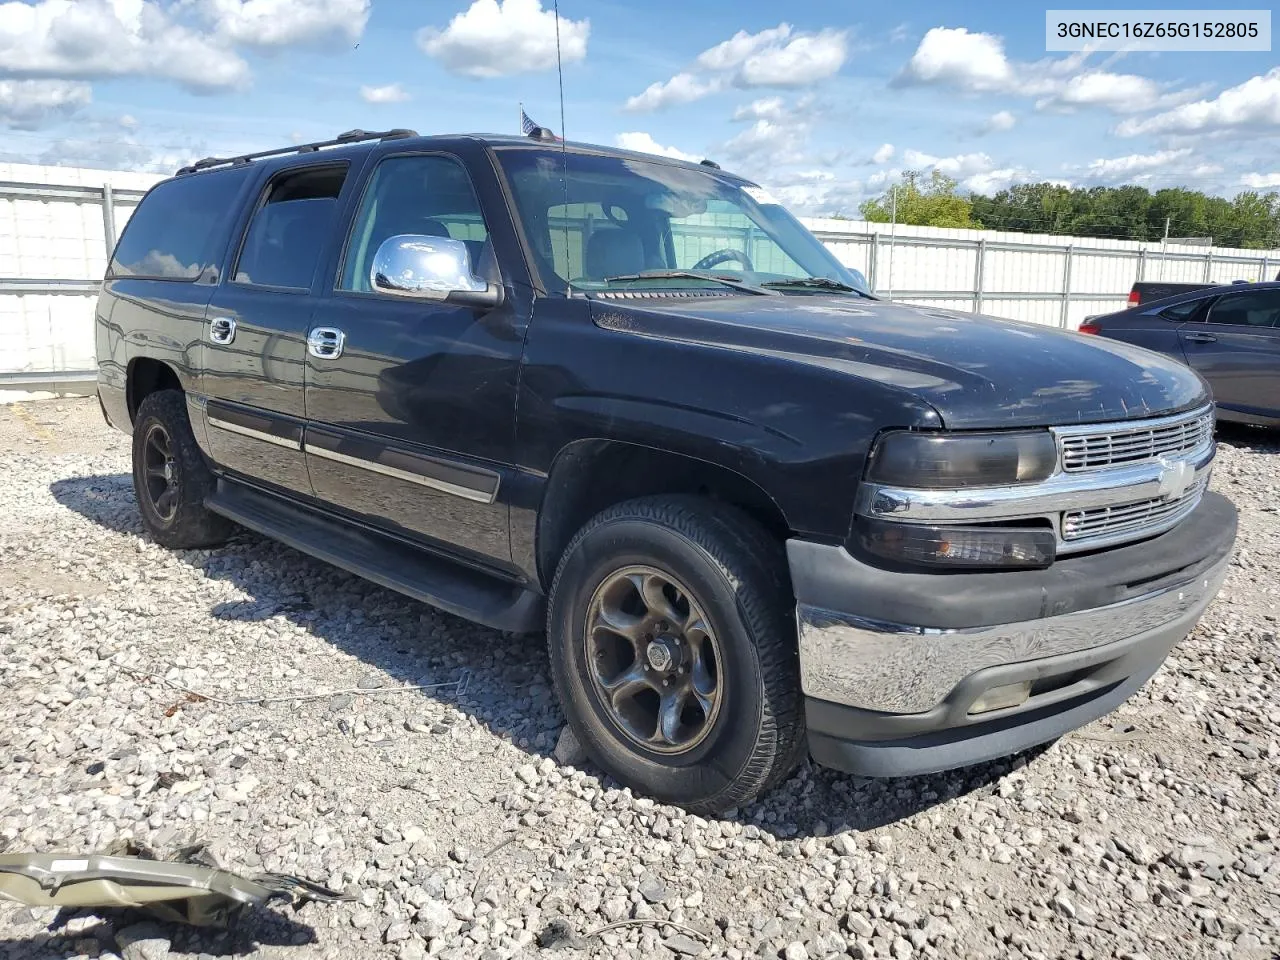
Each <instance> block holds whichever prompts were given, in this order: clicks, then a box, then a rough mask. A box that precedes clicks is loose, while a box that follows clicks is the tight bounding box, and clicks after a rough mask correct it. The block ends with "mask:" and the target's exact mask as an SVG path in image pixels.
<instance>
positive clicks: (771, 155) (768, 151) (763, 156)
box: [724, 118, 811, 168]
mask: <svg viewBox="0 0 1280 960" xmlns="http://www.w3.org/2000/svg"><path fill="white" fill-rule="evenodd" d="M807 134H808V126H807V124H804V125H801V124H795V123H786V122H780V121H777V120H766V119H763V118H762V119H759V120H756V121H755V122H754V123H752V124H751V126H749V127H747V129H745V130H743V131H742V132H741V133H739V134H735V135H734V136H733V137H731V138H730V139H729V140H728V141H727V142H726V143H725V145H724V149H725V152H726V154H728V155H729V156H730V157H732V158H734V159H735V161H737V162H739V163H747V164H753V165H755V166H756V167H767V168H776V167H778V166H782V165H785V164H790V163H802V162H804V161H805V160H806V159H811V158H808V157H807V155H806V151H805V149H804V147H805V143H804V138H805V137H806V136H807Z"/></svg>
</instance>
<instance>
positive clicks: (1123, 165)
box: [1088, 147, 1192, 180]
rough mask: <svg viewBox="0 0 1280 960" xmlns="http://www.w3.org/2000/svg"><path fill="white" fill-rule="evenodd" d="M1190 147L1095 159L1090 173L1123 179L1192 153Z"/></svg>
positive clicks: (1144, 172) (1103, 177) (1099, 177)
mask: <svg viewBox="0 0 1280 960" xmlns="http://www.w3.org/2000/svg"><path fill="white" fill-rule="evenodd" d="M1191 152H1192V151H1191V148H1190V147H1183V148H1181V149H1178V150H1159V151H1157V152H1156V153H1131V154H1129V155H1128V156H1127V157H1111V158H1104V159H1098V160H1094V161H1093V162H1092V163H1090V164H1089V166H1088V172H1089V174H1090V175H1091V176H1092V177H1093V178H1094V179H1097V180H1123V179H1125V178H1127V177H1134V176H1137V175H1140V174H1147V173H1151V172H1153V171H1156V170H1159V169H1160V168H1161V167H1167V166H1168V165H1169V164H1171V163H1173V162H1175V161H1177V160H1182V159H1185V158H1186V157H1189V156H1190V155H1191Z"/></svg>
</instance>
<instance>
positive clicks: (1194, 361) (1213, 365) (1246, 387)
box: [1179, 289, 1280, 417]
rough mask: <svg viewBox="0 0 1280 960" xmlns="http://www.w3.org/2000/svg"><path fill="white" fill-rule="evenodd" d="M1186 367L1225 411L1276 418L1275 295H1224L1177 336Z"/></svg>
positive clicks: (1278, 314)
mask: <svg viewBox="0 0 1280 960" xmlns="http://www.w3.org/2000/svg"><path fill="white" fill-rule="evenodd" d="M1179 335H1180V336H1181V338H1182V349H1183V352H1184V353H1185V354H1186V357H1187V362H1188V363H1190V364H1191V366H1192V367H1194V368H1195V369H1196V370H1197V371H1198V372H1199V373H1200V375H1201V376H1203V377H1204V378H1205V379H1206V380H1208V381H1209V385H1210V386H1211V387H1212V388H1213V399H1214V401H1215V402H1216V403H1218V404H1219V405H1220V406H1222V407H1224V408H1226V409H1227V410H1230V411H1236V412H1239V413H1244V414H1254V415H1260V416H1265V417H1277V416H1280V289H1264V290H1243V291H1241V292H1239V293H1226V294H1223V295H1222V296H1220V297H1218V299H1217V300H1215V301H1214V303H1213V306H1211V307H1210V308H1209V312H1208V314H1207V315H1206V316H1205V319H1204V322H1201V323H1188V324H1185V325H1184V326H1183V327H1181V328H1180V330H1179Z"/></svg>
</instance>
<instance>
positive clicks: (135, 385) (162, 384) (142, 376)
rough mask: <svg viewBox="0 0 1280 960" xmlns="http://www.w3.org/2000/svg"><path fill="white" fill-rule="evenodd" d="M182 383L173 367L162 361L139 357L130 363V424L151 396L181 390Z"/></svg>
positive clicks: (128, 398) (128, 393)
mask: <svg viewBox="0 0 1280 960" xmlns="http://www.w3.org/2000/svg"><path fill="white" fill-rule="evenodd" d="M181 389H182V381H181V380H179V379H178V374H177V373H176V372H174V369H173V367H171V366H169V365H168V364H167V363H165V362H164V361H162V360H155V359H152V358H151V357H138V359H136V360H131V361H130V362H129V373H128V386H127V388H126V391H125V399H126V400H127V401H128V404H129V422H130V423H132V422H133V420H134V418H135V417H136V416H137V415H138V407H140V406H142V401H143V400H145V399H146V398H147V396H148V395H149V394H152V393H155V392H156V391H157V390H181Z"/></svg>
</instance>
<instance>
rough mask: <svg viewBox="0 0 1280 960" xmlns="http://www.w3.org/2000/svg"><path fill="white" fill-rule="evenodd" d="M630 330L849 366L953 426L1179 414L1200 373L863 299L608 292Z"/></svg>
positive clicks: (609, 305) (599, 307)
mask: <svg viewBox="0 0 1280 960" xmlns="http://www.w3.org/2000/svg"><path fill="white" fill-rule="evenodd" d="M593 315H594V316H595V318H596V322H597V323H599V324H600V325H601V326H606V327H610V328H614V329H618V330H622V331H626V332H631V333H637V334H644V335H650V336H661V337H666V338H670V339H677V340H687V341H690V342H696V343H705V344H708V345H715V346H720V347H732V348H736V349H742V350H751V351H755V352H762V353H767V354H772V355H776V356H778V357H779V358H785V359H790V360H793V361H798V362H804V363H812V364H815V365H818V366H822V367H826V368H829V369H830V368H839V369H843V370H846V371H847V372H848V373H849V374H851V375H853V376H857V377H862V378H864V379H867V380H872V381H877V382H880V383H883V384H885V385H887V386H892V387H896V388H898V389H902V390H907V391H909V392H911V393H913V394H914V395H915V396H916V397H918V398H919V399H920V400H922V401H924V402H926V403H928V404H930V405H931V406H932V407H933V408H934V409H935V410H937V411H938V414H939V415H940V416H941V417H942V420H943V423H944V424H945V425H946V426H947V427H949V428H952V429H972V428H986V429H991V428H1000V427H1011V426H1019V425H1022V426H1027V425H1035V426H1054V425H1063V424H1073V423H1090V422H1095V421H1097V422H1101V421H1108V420H1124V419H1133V418H1139V417H1148V416H1158V415H1161V414H1167V413H1175V412H1178V411H1181V410H1185V409H1188V408H1191V407H1195V406H1198V405H1200V404H1203V403H1206V402H1207V401H1208V390H1207V388H1206V386H1205V384H1204V382H1203V381H1202V380H1201V379H1200V377H1199V376H1198V375H1197V374H1196V373H1195V372H1193V371H1192V370H1191V369H1190V368H1189V367H1186V366H1184V365H1182V364H1180V363H1178V362H1177V361H1175V360H1173V359H1171V358H1169V357H1166V356H1163V355H1162V354H1158V353H1152V352H1150V351H1147V350H1143V349H1141V348H1138V347H1133V346H1129V345H1128V344H1124V343H1119V342H1117V341H1114V340H1103V339H1100V338H1097V337H1090V336H1086V335H1083V334H1077V333H1068V332H1066V331H1063V330H1057V329H1054V328H1051V327H1044V326H1040V325H1037V324H1031V323H1020V322H1018V321H1015V320H999V319H996V318H995V317H987V316H982V315H981V314H972V313H960V312H957V311H952V310H940V309H935V308H933V307H915V306H910V305H908V304H901V303H890V302H888V301H883V300H866V299H862V298H858V297H853V296H844V295H839V296H828V295H821V296H804V295H801V296H778V297H762V296H727V297H726V296H709V297H690V298H680V299H673V300H664V299H662V298H660V297H651V298H644V299H640V298H635V299H630V298H628V300H627V302H626V303H625V304H623V303H618V302H613V301H612V300H606V299H605V298H598V299H597V300H596V302H595V303H594V304H593Z"/></svg>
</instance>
